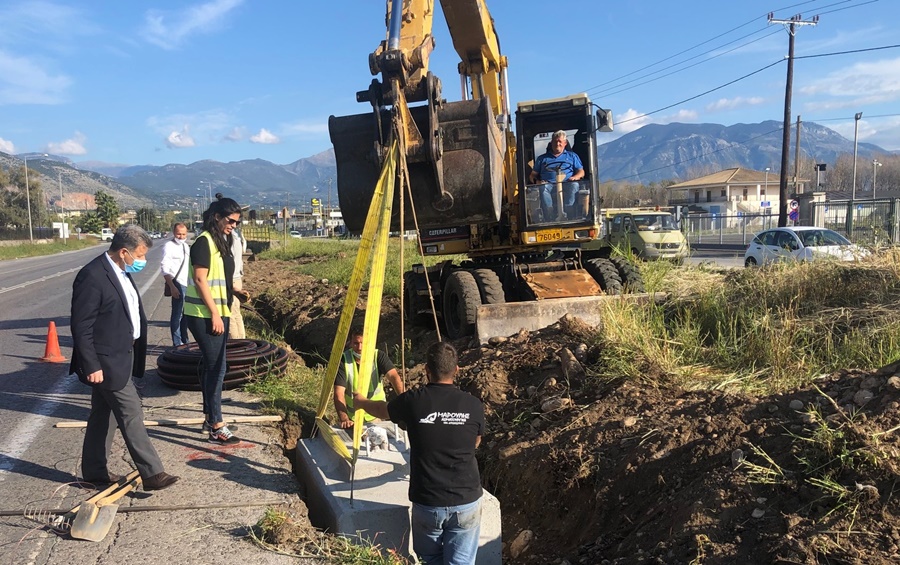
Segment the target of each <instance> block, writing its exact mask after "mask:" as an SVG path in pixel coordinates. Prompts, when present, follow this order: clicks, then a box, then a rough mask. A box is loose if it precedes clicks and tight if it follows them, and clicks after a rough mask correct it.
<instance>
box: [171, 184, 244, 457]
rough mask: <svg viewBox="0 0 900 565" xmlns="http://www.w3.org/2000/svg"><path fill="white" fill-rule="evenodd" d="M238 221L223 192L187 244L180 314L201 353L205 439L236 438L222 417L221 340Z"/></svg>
mask: <svg viewBox="0 0 900 565" xmlns="http://www.w3.org/2000/svg"><path fill="white" fill-rule="evenodd" d="M240 223H241V206H240V204H238V203H237V202H235V201H234V200H232V199H231V198H221V199H219V200H216V201H214V202H213V203H212V204H210V205H209V208H208V209H207V210H206V211H205V212H204V213H203V231H202V232H201V233H200V235H198V236H197V239H196V240H194V243H193V245H191V261H190V264H189V271H188V287H187V290H186V291H185V296H184V315H185V317H186V318H187V324H188V328H189V329H190V330H191V334H192V335H193V336H194V339H195V340H196V341H197V345H198V346H200V353H201V354H202V357H203V366H202V367H203V368H202V374H201V375H200V390H201V392H202V394H203V415H204V416H205V422H204V425H203V429H204V430H205V431H208V432H209V438H208V439H209V442H210V443H217V444H220V445H231V444H235V443H239V442H240V440H239V439H238V438H237V437H236V436H235V435H234V434H233V433H232V432H231V430H229V429H228V426H226V425H225V422H224V419H223V418H222V383H223V382H224V380H225V372H226V366H225V343H226V340H227V337H228V322H229V318H230V316H231V310H230V309H229V308H228V305H229V304H231V298H232V295H233V288H232V278H233V276H234V257H233V256H232V254H231V249H232V236H231V232H232V231H233V230H234V228H235V227H237V226H239V225H240Z"/></svg>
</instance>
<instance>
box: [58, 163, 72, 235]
mask: <svg viewBox="0 0 900 565" xmlns="http://www.w3.org/2000/svg"><path fill="white" fill-rule="evenodd" d="M56 174H57V175H58V176H57V178H58V179H59V224H60V231H61V232H62V236H63V243H65V244H66V245H68V244H69V234H68V232H67V230H66V217H65V212H66V209H65V207H63V194H62V171H56Z"/></svg>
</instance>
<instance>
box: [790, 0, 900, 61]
mask: <svg viewBox="0 0 900 565" xmlns="http://www.w3.org/2000/svg"><path fill="white" fill-rule="evenodd" d="M872 1H873V2H875V1H877V0H872ZM898 47H900V44H897V45H884V46H882V47H869V48H867V49H853V50H852V51H835V52H833V53H819V54H818V55H803V56H801V57H794V59H814V58H816V57H833V56H834V55H848V54H850V53H865V52H867V51H880V50H882V49H896V48H898Z"/></svg>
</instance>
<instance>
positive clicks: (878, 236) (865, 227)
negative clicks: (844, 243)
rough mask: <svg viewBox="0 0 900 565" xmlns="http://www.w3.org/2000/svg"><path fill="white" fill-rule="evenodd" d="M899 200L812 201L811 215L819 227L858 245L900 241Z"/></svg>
mask: <svg viewBox="0 0 900 565" xmlns="http://www.w3.org/2000/svg"><path fill="white" fill-rule="evenodd" d="M898 205H900V200H897V199H883V200H838V201H829V202H814V203H812V207H813V218H820V220H819V222H818V223H820V224H821V227H824V228H828V229H830V230H834V231H836V232H838V233H840V234H842V235H844V236H845V237H846V238H847V239H849V240H850V241H852V242H853V243H857V244H860V245H876V246H877V245H890V244H896V243H900V229H898V225H897V224H898V214H897V212H898Z"/></svg>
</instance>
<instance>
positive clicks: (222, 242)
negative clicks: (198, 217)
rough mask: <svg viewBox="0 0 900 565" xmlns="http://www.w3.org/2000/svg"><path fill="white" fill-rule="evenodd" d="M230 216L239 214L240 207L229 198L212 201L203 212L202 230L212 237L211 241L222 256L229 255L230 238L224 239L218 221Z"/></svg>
mask: <svg viewBox="0 0 900 565" xmlns="http://www.w3.org/2000/svg"><path fill="white" fill-rule="evenodd" d="M232 214H241V205H240V204H238V203H237V202H235V201H234V200H232V199H231V198H220V199H218V200H213V201H212V203H211V204H210V205H209V208H207V209H206V211H205V212H203V230H204V231H208V232H209V233H210V235H212V240H213V241H214V242H215V244H216V248H217V249H218V250H219V253H221V254H222V255H231V236H230V235H229V236H228V237H227V238H226V237H225V234H224V233H223V232H222V231H220V230H219V220H221V219H222V218H226V217H228V216H230V215H232Z"/></svg>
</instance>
